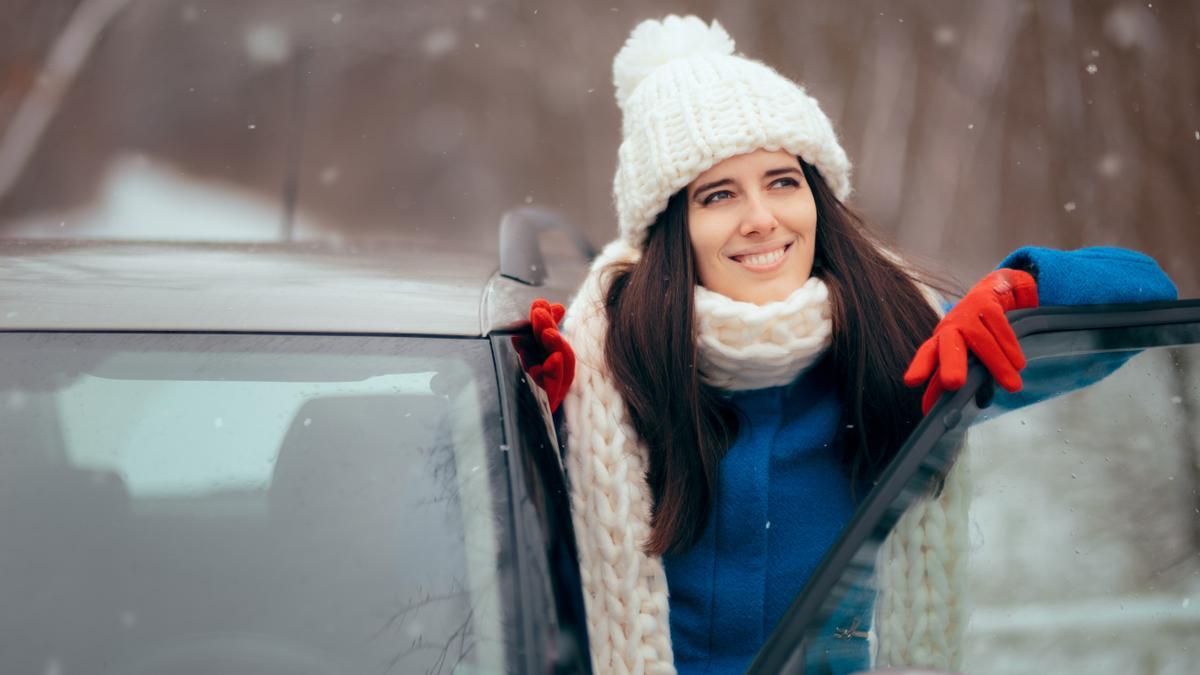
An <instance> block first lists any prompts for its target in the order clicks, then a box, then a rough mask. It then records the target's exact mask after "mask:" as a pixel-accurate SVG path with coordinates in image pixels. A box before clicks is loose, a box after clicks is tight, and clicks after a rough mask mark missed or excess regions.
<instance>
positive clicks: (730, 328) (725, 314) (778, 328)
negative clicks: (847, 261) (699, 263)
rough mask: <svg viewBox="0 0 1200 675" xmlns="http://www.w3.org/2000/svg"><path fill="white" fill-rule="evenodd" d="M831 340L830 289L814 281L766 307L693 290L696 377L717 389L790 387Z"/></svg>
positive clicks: (809, 281) (822, 282)
mask: <svg viewBox="0 0 1200 675" xmlns="http://www.w3.org/2000/svg"><path fill="white" fill-rule="evenodd" d="M832 339H833V321H832V320H831V319H830V303H829V289H828V288H827V287H826V286H825V282H824V281H822V280H820V279H818V278H817V277H812V278H810V279H809V280H808V281H807V282H806V283H805V284H804V285H803V286H801V287H800V288H797V289H796V290H795V291H793V292H792V294H791V295H789V296H788V297H787V298H786V299H784V300H780V301H778V302H771V303H768V304H765V305H755V304H753V303H749V302H741V301H738V300H733V299H730V298H728V297H726V296H724V295H721V294H720V293H716V292H714V291H710V290H708V289H707V288H704V287H703V286H697V287H696V346H697V349H698V351H699V360H700V377H701V378H702V379H703V380H704V381H705V382H706V383H707V384H710V385H712V386H714V387H716V388H718V389H724V390H726V391H739V390H745V389H762V388H764V387H777V386H780V385H784V384H789V383H790V382H792V381H793V380H795V379H796V377H798V376H799V375H800V373H802V372H804V371H805V370H807V369H808V368H809V367H810V366H812V365H813V364H814V363H816V362H817V359H819V358H820V357H821V355H822V354H824V353H825V350H826V349H827V348H828V347H829V344H830V342H831V341H832Z"/></svg>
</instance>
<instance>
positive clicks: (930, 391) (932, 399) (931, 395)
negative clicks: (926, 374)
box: [921, 374, 946, 415]
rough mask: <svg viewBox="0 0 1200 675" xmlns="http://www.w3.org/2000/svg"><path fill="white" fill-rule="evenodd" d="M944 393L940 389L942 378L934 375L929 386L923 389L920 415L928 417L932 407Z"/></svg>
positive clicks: (944, 391) (943, 390) (942, 389)
mask: <svg viewBox="0 0 1200 675" xmlns="http://www.w3.org/2000/svg"><path fill="white" fill-rule="evenodd" d="M944 393H946V390H945V389H944V388H942V378H940V377H938V376H937V374H934V377H933V378H932V379H930V380H929V386H928V387H925V395H924V396H922V397H921V414H922V415H928V414H929V411H930V410H931V409H932V408H933V405H934V404H935V403H937V401H938V399H939V398H941V397H942V394H944Z"/></svg>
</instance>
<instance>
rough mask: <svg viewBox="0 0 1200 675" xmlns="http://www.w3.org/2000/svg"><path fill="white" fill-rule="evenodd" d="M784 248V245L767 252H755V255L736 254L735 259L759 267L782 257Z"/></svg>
mask: <svg viewBox="0 0 1200 675" xmlns="http://www.w3.org/2000/svg"><path fill="white" fill-rule="evenodd" d="M786 248H787V247H786V246H781V247H779V248H777V249H775V250H774V251H769V252H767V253H756V254H755V255H745V256H738V257H737V258H736V260H737V261H738V262H744V263H747V264H750V265H755V266H758V267H761V266H763V265H770V264H771V263H773V262H775V261H776V260H779V259H780V258H782V257H783V254H784V249H786Z"/></svg>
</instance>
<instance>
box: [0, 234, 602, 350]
mask: <svg viewBox="0 0 1200 675" xmlns="http://www.w3.org/2000/svg"><path fill="white" fill-rule="evenodd" d="M546 267H547V274H548V276H547V278H546V280H545V282H544V283H543V284H542V285H539V286H531V285H529V284H526V283H522V282H520V281H515V280H513V279H510V278H508V277H505V276H501V275H500V274H499V273H498V269H499V261H498V257H497V256H496V254H495V253H494V252H488V251H480V250H477V249H476V250H472V249H469V248H466V247H464V246H463V245H462V244H456V243H453V242H446V241H402V240H393V241H381V242H357V243H348V244H347V243H340V244H339V243H264V244H244V243H238V244H211V243H162V242H129V241H47V240H0V330H59V331H62V330H85V331H88V330H90V331H94V330H113V331H126V330H128V331H141V330H149V331H222V332H223V331H232V332H318V333H388V334H414V335H445V336H476V337H478V336H482V335H486V334H488V333H489V332H491V331H494V330H502V329H507V328H515V327H517V326H519V325H520V324H521V322H522V320H523V319H524V318H525V316H526V315H527V313H528V308H529V303H530V302H531V301H532V300H533V298H535V297H546V298H548V299H550V300H551V301H555V302H566V301H567V299H568V295H569V293H570V291H571V290H573V288H574V287H575V285H577V283H578V281H579V280H580V279H582V275H583V273H584V272H585V271H586V267H585V263H584V261H583V260H582V259H579V260H578V261H574V262H570V261H559V260H556V259H554V258H547V260H546Z"/></svg>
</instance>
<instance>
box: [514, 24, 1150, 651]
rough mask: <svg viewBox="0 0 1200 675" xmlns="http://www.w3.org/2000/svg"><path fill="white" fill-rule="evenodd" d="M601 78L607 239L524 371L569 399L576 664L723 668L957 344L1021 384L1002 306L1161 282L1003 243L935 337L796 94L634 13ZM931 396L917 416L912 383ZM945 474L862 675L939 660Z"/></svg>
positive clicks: (849, 500)
mask: <svg viewBox="0 0 1200 675" xmlns="http://www.w3.org/2000/svg"><path fill="white" fill-rule="evenodd" d="M613 71H614V82H615V84H616V90H617V100H618V103H619V105H620V107H621V109H622V112H623V118H624V123H623V135H624V138H623V141H622V143H621V146H620V149H619V153H618V167H617V172H616V177H615V180H614V196H615V201H616V206H617V212H618V223H619V228H620V234H621V236H620V237H619V238H618V239H617V240H616V241H614V242H612V243H611V244H609V245H608V246H607V247H606V248H605V249H604V251H603V253H602V254H601V255H600V256H599V258H598V259H597V260H596V261H595V263H594V264H593V267H592V271H591V273H590V275H589V277H588V279H587V280H586V281H585V283H584V285H583V287H582V289H581V290H580V292H579V294H578V296H577V297H576V298H575V299H574V301H573V302H572V304H571V307H570V309H569V310H568V311H567V313H566V318H565V322H564V331H563V332H564V334H565V336H566V339H567V341H568V342H569V343H570V344H571V345H572V346H573V347H574V354H575V356H577V362H575V360H574V359H573V358H572V353H571V350H570V347H567V346H566V342H564V341H563V340H562V339H561V337H560V336H559V335H558V334H557V332H556V331H555V330H554V328H553V325H552V324H553V323H554V322H555V321H557V320H558V319H559V318H561V314H559V313H557V312H554V311H553V310H551V308H549V307H547V306H545V305H542V306H535V308H534V310H533V317H534V324H535V334H536V335H539V336H541V337H542V339H543V341H544V343H545V345H546V347H547V348H548V351H549V352H551V353H552V355H551V356H550V357H549V358H548V359H546V360H545V362H544V365H537V366H534V368H537V369H540V370H539V371H538V372H537V374H536V376H535V379H537V380H538V381H540V382H543V383H544V384H546V385H547V389H548V391H549V392H550V396H551V400H552V403H557V401H558V400H559V399H563V400H565V406H564V408H565V417H566V428H567V434H568V437H567V445H566V449H565V452H566V467H567V472H568V477H569V481H570V483H571V491H572V500H571V501H572V509H573V518H574V521H575V531H576V538H577V543H578V547H579V556H580V569H581V576H582V581H583V587H584V596H585V603H586V605H587V613H588V631H589V642H590V646H591V653H592V659H593V663H594V666H595V670H596V672H598V673H609V672H646V673H671V672H680V673H687V672H712V673H725V672H729V673H733V672H739V673H740V672H743V671H744V670H745V668H746V667H747V666H748V665H749V663H750V661H751V659H752V658H753V656H754V654H755V653H756V651H757V650H758V649H759V647H760V646H761V645H762V643H763V642H764V641H765V639H766V637H767V636H768V635H769V634H770V631H771V630H772V629H773V627H774V626H775V625H776V623H778V621H779V619H780V618H781V617H782V615H783V613H784V612H785V611H786V609H787V607H788V605H789V603H790V602H791V600H792V599H793V598H794V596H795V595H796V593H797V592H798V591H799V590H800V589H801V588H802V587H803V585H804V583H805V582H806V581H807V579H808V577H809V576H810V575H811V573H812V571H813V569H814V567H815V566H816V564H817V562H818V561H819V560H820V558H821V556H822V555H823V554H824V553H825V551H826V550H827V549H828V547H829V546H830V545H831V544H832V543H833V541H834V539H835V538H836V537H837V535H838V534H839V533H840V531H841V529H842V527H843V526H844V525H845V524H846V522H847V521H848V520H849V518H850V515H851V514H852V512H853V508H854V504H855V498H856V496H861V494H862V493H863V492H864V491H865V490H866V489H867V488H868V487H869V485H870V483H871V481H873V480H874V479H875V478H876V477H877V476H878V475H879V473H880V472H881V471H882V470H883V468H884V467H885V466H886V464H887V462H888V461H889V460H890V459H891V458H892V456H893V455H894V454H895V452H896V451H897V450H898V448H899V445H900V443H901V442H902V441H903V439H904V438H905V437H906V436H907V435H908V433H909V431H911V430H912V428H913V427H914V426H915V425H916V424H917V422H919V420H920V418H921V415H922V408H923V407H924V409H925V410H928V408H929V407H930V406H931V405H932V404H933V402H934V401H935V400H936V398H937V396H938V395H939V394H940V393H941V392H942V391H944V390H945V389H954V388H958V387H961V386H962V384H963V382H964V380H965V374H966V352H967V351H968V350H969V351H971V352H972V353H974V354H976V356H978V357H979V358H980V360H981V361H983V362H984V364H985V365H986V366H987V367H988V368H989V370H990V371H991V372H992V374H993V375H994V376H995V378H996V380H997V381H998V382H999V383H1000V384H1001V385H1002V386H1003V387H1004V388H1005V389H1007V390H1009V391H1016V390H1018V389H1020V388H1021V378H1020V375H1019V371H1020V370H1021V368H1023V367H1024V357H1023V356H1022V355H1021V352H1020V349H1019V347H1018V346H1017V342H1016V338H1015V336H1014V335H1013V334H1012V329H1011V328H1010V327H1009V326H1008V324H1007V320H1006V319H1005V318H1004V312H1005V311H1007V310H1011V309H1016V308H1020V307H1032V306H1036V305H1037V304H1038V294H1039V290H1041V291H1042V301H1043V302H1046V303H1052V304H1082V303H1087V302H1119V301H1136V300H1153V299H1165V298H1167V297H1173V296H1174V287H1173V286H1172V285H1171V284H1170V281H1169V280H1167V279H1166V277H1165V276H1164V275H1163V274H1162V272H1161V270H1159V269H1158V267H1157V265H1155V264H1154V262H1153V261H1152V260H1150V259H1148V258H1146V257H1145V256H1142V255H1140V254H1136V253H1133V252H1128V251H1121V250H1118V249H1089V250H1084V251H1080V252H1074V253H1062V252H1057V251H1049V250H1046V249H1022V250H1020V251H1018V252H1017V253H1015V254H1013V255H1012V256H1010V257H1009V258H1008V259H1007V260H1006V261H1005V263H1003V264H1002V265H1001V268H1000V269H998V270H997V271H995V272H993V273H992V274H989V275H988V276H987V277H985V278H984V280H983V281H981V282H980V283H979V284H977V285H976V286H975V287H974V288H973V289H972V290H971V291H970V292H969V293H967V295H966V296H965V297H964V298H963V299H962V300H961V301H960V302H959V303H958V305H957V306H955V308H954V309H953V310H951V311H950V312H949V313H948V314H947V315H946V316H945V318H944V319H941V320H940V321H939V315H940V313H941V310H942V308H941V307H940V305H939V303H938V301H937V298H936V295H935V294H933V293H932V292H931V291H930V290H929V289H928V288H927V287H926V286H924V285H922V284H921V283H920V281H919V280H918V277H917V275H916V274H915V273H914V272H913V271H912V270H911V269H909V268H908V267H906V266H905V265H904V264H903V263H902V262H901V261H900V260H899V258H898V257H897V256H896V255H895V254H893V253H891V252H889V251H888V250H887V249H885V248H884V247H883V246H882V245H881V244H880V243H879V242H878V241H876V240H875V239H874V238H873V237H872V236H871V235H870V234H869V233H868V232H867V230H866V229H865V228H864V227H863V225H862V223H861V221H860V220H859V219H858V218H857V217H856V216H855V215H854V213H853V212H851V211H850V210H849V209H848V208H847V207H846V206H845V205H844V203H843V200H844V199H845V197H846V196H847V195H848V194H849V191H850V181H849V173H850V164H849V161H848V160H847V158H846V154H845V152H844V151H843V150H842V148H841V146H840V145H839V144H838V141H837V138H836V136H835V135H834V132H833V130H832V126H831V125H830V123H829V120H828V119H827V118H826V117H825V115H824V114H823V113H822V112H821V110H820V108H819V107H818V105H817V103H816V101H815V100H813V99H812V98H811V97H809V96H808V95H807V94H806V93H805V92H804V90H803V89H802V88H801V87H799V86H798V85H796V84H795V83H793V82H791V81H789V80H787V79H786V78H784V77H782V76H781V75H779V74H778V73H776V72H775V71H773V70H771V69H770V68H768V67H767V66H765V65H763V64H761V63H758V62H756V61H752V60H749V59H747V58H744V57H741V56H736V55H734V52H733V41H732V40H731V39H730V38H729V36H728V35H727V34H726V33H725V31H724V30H723V29H722V28H721V27H720V26H719V25H718V24H717V23H716V22H713V23H712V24H711V25H706V24H704V23H703V22H701V21H700V20H699V19H697V18H695V17H686V18H680V17H673V16H672V17H667V18H666V19H664V20H663V21H647V22H644V23H642V24H641V25H639V26H638V27H637V28H636V29H635V30H634V31H633V33H632V34H631V35H630V37H629V40H628V41H627V43H626V44H625V46H624V47H623V48H622V49H621V51H620V53H619V54H618V55H617V57H616V59H615V61H614V64H613ZM1081 275H1090V276H1087V278H1088V279H1089V283H1088V284H1087V285H1085V286H1080V285H1079V284H1077V283H1073V282H1072V281H1071V280H1072V279H1079V278H1083V276H1081ZM1098 275H1102V276H1098ZM1117 280H1119V281H1117ZM1047 289H1048V290H1049V291H1050V293H1049V296H1048V295H1047V293H1046V290H1047ZM555 309H558V308H555ZM930 336H932V337H930ZM926 338H928V339H926ZM922 342H924V345H922ZM914 354H916V357H915V358H914V356H913V355H914ZM910 360H911V364H910ZM538 363H539V364H542V361H539V362H538ZM572 364H574V381H573V382H572V377H571V372H570V368H571V366H572ZM906 366H909V368H908V372H907V375H906V373H905V370H906ZM927 380H928V381H929V386H928V387H927V389H926V395H925V400H924V402H923V401H922V396H921V394H920V392H919V391H917V390H913V389H910V388H908V387H907V386H906V384H905V383H906V382H907V384H908V385H918V384H921V383H923V382H925V381H927ZM564 397H565V399H564ZM959 474H960V471H959V470H957V469H956V470H952V471H951V473H950V475H949V476H947V478H946V481H945V483H944V488H943V489H942V490H941V491H940V493H939V494H938V496H937V497H936V499H932V498H931V499H930V500H929V501H928V502H927V503H924V504H922V505H920V508H914V509H912V510H910V512H909V513H908V514H906V516H905V517H904V518H903V519H902V520H901V522H900V523H899V524H898V526H897V528H896V529H895V531H894V532H893V535H892V536H891V537H890V538H889V541H888V542H887V543H886V544H885V546H884V548H883V553H882V556H883V559H881V561H880V567H879V571H878V576H879V584H880V586H881V597H880V598H879V599H878V600H877V602H876V603H875V607H874V619H875V621H874V624H873V626H874V627H873V632H874V633H875V638H876V647H877V651H878V659H877V662H878V665H886V664H888V663H891V664H894V665H900V664H912V665H933V666H941V667H950V668H953V667H955V666H956V665H957V664H958V660H959V655H958V651H957V643H958V638H959V637H960V636H961V631H962V629H963V628H964V626H965V622H966V613H965V609H964V607H965V603H961V602H958V601H957V600H956V598H957V593H958V591H957V590H956V589H957V588H958V587H959V586H961V582H962V579H963V578H964V574H965V569H966V567H965V564H966V556H965V550H966V546H965V543H966V529H965V522H966V520H965V517H966V498H965V497H966V493H965V487H964V485H965V483H964V477H963V476H961V475H959ZM933 541H936V542H940V545H938V546H929V545H927V544H923V543H922V542H933ZM916 558H920V560H919V561H918V560H916ZM918 563H919V564H918ZM947 584H948V585H949V589H950V592H947V590H946V589H947ZM870 611H871V608H866V612H865V613H864V614H863V615H862V616H861V619H862V623H860V624H859V627H860V628H866V627H868V626H870V625H872V622H871V618H872V615H871V613H870ZM850 656H851V657H850V658H849V659H848V660H846V661H844V662H843V663H841V664H840V666H841V667H844V668H845V669H846V670H847V671H849V670H852V669H857V668H862V667H865V666H866V665H867V661H868V647H867V643H866V640H858V641H857V642H855V643H854V644H853V645H852V649H851V655H850Z"/></svg>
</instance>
